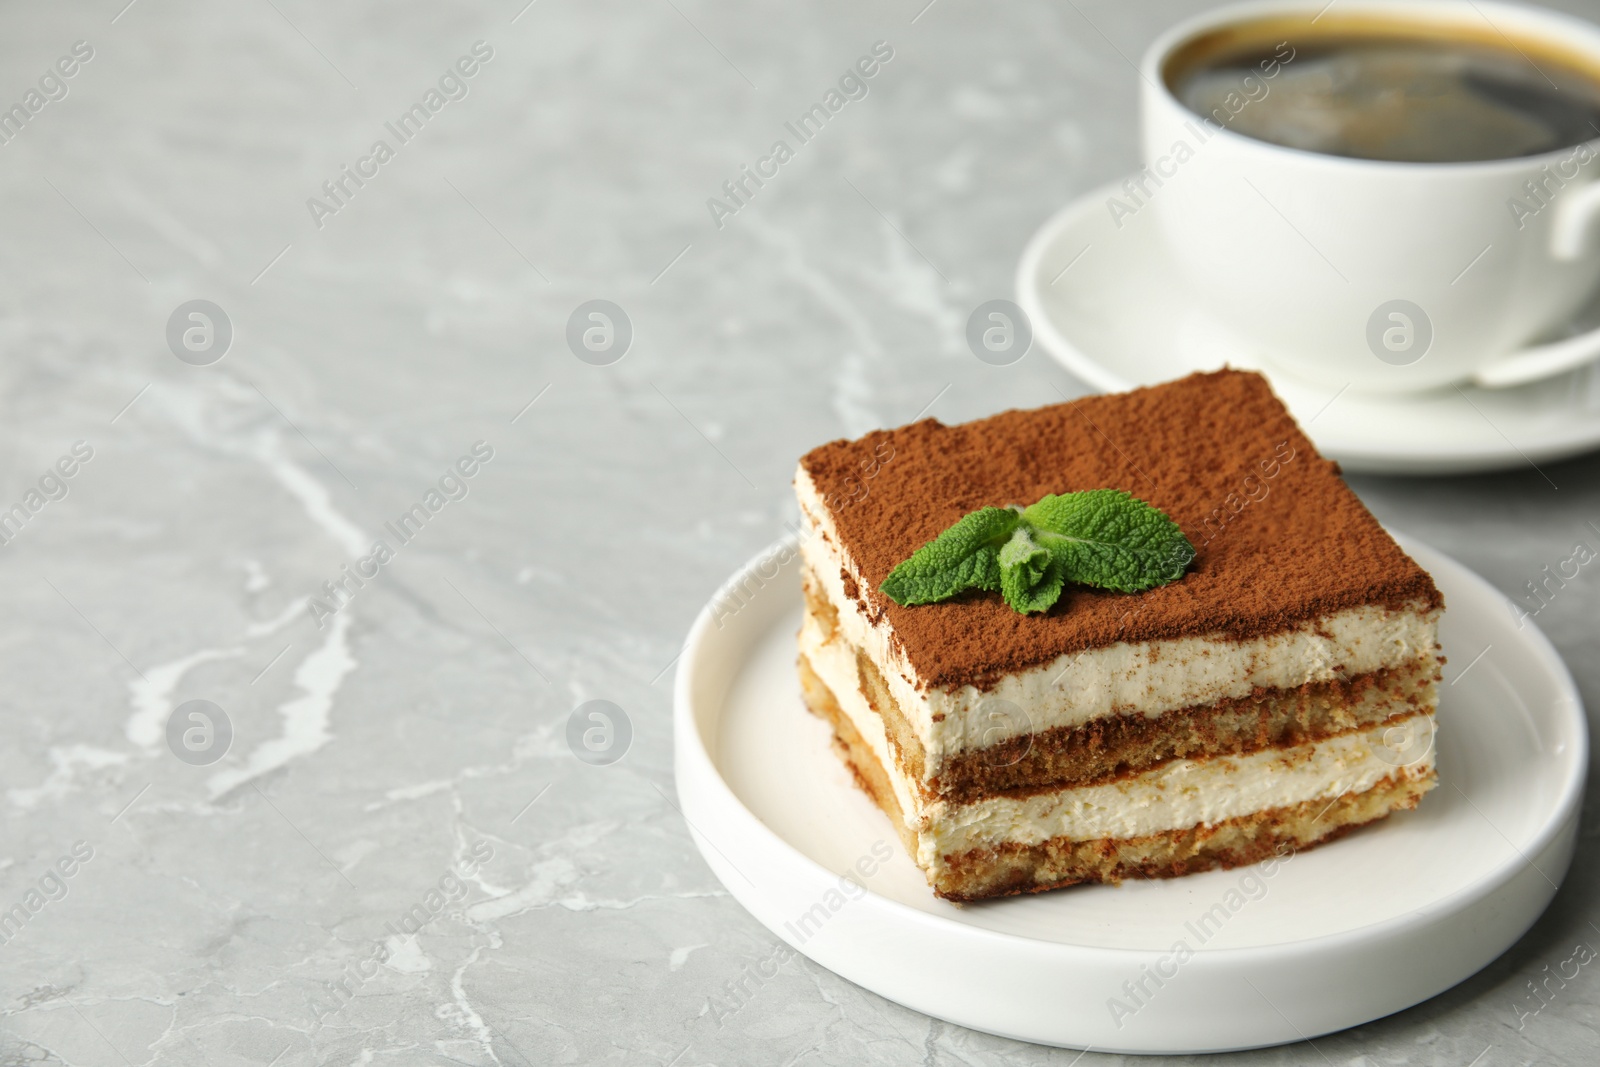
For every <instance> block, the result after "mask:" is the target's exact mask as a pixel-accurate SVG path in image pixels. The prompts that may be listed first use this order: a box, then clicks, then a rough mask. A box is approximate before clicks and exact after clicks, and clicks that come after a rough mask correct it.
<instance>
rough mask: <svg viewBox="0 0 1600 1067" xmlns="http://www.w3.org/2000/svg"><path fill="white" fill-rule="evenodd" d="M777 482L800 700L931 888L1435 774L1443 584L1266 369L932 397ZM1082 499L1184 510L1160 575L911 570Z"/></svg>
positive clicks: (1021, 878)
mask: <svg viewBox="0 0 1600 1067" xmlns="http://www.w3.org/2000/svg"><path fill="white" fill-rule="evenodd" d="M795 489H796V493H797V494H798V497H799V503H800V510H801V513H802V515H803V521H804V523H805V532H804V534H803V536H802V539H801V541H802V545H801V555H802V560H803V563H804V568H803V574H804V579H803V580H804V587H805V597H806V614H805V621H804V624H803V626H802V628H801V631H800V639H799V640H800V657H799V672H800V679H801V684H802V688H803V691H804V695H805V699H806V703H807V705H808V706H809V707H810V709H811V710H812V711H813V712H814V713H815V714H817V715H819V716H821V717H822V718H823V719H826V720H827V721H828V722H829V723H830V724H831V725H832V727H833V732H834V739H835V747H836V749H837V750H838V752H839V753H840V755H841V756H842V758H843V759H844V760H845V762H846V763H847V765H848V766H849V768H850V769H851V770H852V771H853V772H854V775H855V778H856V781H857V782H858V783H859V784H860V786H861V787H862V788H863V789H864V790H866V792H867V793H868V794H870V795H871V797H872V799H873V800H874V801H875V802H876V803H877V805H878V806H879V807H880V808H882V809H883V812H884V813H885V814H886V815H887V816H888V817H889V819H890V821H891V822H892V823H893V824H894V827H895V829H896V831H897V832H898V834H899V836H900V839H901V841H902V842H903V843H904V845H905V848H906V850H907V852H908V853H909V854H910V855H911V857H912V858H913V859H914V860H915V861H916V863H917V865H918V866H919V867H921V868H922V870H923V871H924V872H925V873H926V875H927V877H928V882H929V884H930V885H931V886H932V888H933V890H934V892H936V893H937V894H939V895H940V896H942V897H946V898H949V899H952V900H979V899H983V898H986V897H994V896H1001V895H1006V894H1012V893H1022V892H1035V891H1039V890H1045V889H1051V888H1055V887H1058V886H1066V885H1072V884H1074V883H1079V882H1115V881H1118V880H1120V879H1123V878H1130V877H1170V876H1175V875H1182V874H1188V873H1192V872H1195V871H1201V870H1205V869H1208V868H1212V867H1219V866H1221V867H1230V866H1235V865H1239V864H1248V863H1254V862H1257V861H1258V860H1261V859H1263V858H1265V857H1267V856H1268V855H1271V854H1274V853H1276V854H1283V853H1285V851H1286V850H1288V849H1303V848H1306V847H1309V846H1312V845H1316V844H1320V843H1323V842H1326V841H1329V840H1331V839H1333V838H1336V837H1338V836H1340V835H1342V834H1344V833H1347V832H1348V831H1350V830H1352V829H1353V828H1355V827H1358V826H1362V825H1364V824H1367V823H1371V822H1373V821H1375V820H1378V819H1382V818H1384V817H1385V816H1386V815H1388V814H1390V813H1391V812H1394V811H1397V810H1400V809H1405V808H1412V807H1415V806H1416V804H1417V802H1418V801H1419V800H1420V799H1421V797H1422V795H1423V794H1424V793H1426V792H1427V791H1428V790H1429V789H1431V788H1432V787H1433V786H1434V784H1435V782H1436V774H1435V770H1434V762H1433V745H1432V744H1431V740H1432V736H1433V713H1434V709H1435V706H1436V702H1437V690H1436V687H1437V685H1438V681H1439V672H1440V664H1441V663H1442V659H1441V657H1440V654H1439V647H1438V640H1437V629H1438V620H1439V615H1440V613H1441V611H1442V610H1443V602H1442V599H1441V598H1440V595H1439V591H1438V590H1437V589H1436V588H1435V587H1434V584H1433V581H1432V580H1431V579H1430V578H1429V576H1428V574H1427V573H1426V572H1425V571H1423V570H1422V568H1421V567H1419V566H1418V565H1417V564H1416V563H1415V562H1413V561H1412V560H1411V559H1410V558H1409V557H1408V556H1407V555H1406V554H1405V552H1404V551H1402V550H1401V548H1400V547H1399V546H1398V545H1397V544H1396V543H1395V542H1394V540H1393V539H1392V538H1391V537H1390V536H1389V535H1388V534H1387V533H1386V532H1385V531H1384V530H1383V528H1382V527H1381V526H1380V525H1379V524H1378V522H1377V521H1376V520H1375V519H1374V518H1373V517H1372V515H1371V514H1370V513H1369V512H1368V511H1367V510H1366V508H1365V507H1363V506H1362V504H1361V502H1360V501H1359V500H1358V499H1357V498H1356V496H1355V494H1354V493H1352V492H1351V491H1350V489H1349V488H1348V487H1347V486H1346V485H1345V484H1344V482H1343V480H1342V479H1341V478H1340V476H1339V470H1338V467H1337V465H1336V464H1334V463H1332V462H1329V461H1327V460H1324V459H1322V458H1321V457H1319V456H1318V455H1317V453H1316V451H1315V449H1314V448H1313V447H1312V445H1311V443H1310V441H1309V440H1307V438H1306V436H1305V435H1304V434H1303V433H1302V432H1301V431H1300V429H1299V428H1298V426H1296V425H1295V423H1294V420H1293V419H1292V418H1291V417H1290V415H1289V413H1288V411H1287V410H1286V409H1285V408H1284V407H1283V405H1282V403H1281V402H1280V401H1279V400H1278V399H1277V398H1276V397H1275V396H1274V395H1273V393H1272V391H1271V389H1270V388H1269V387H1268V385H1267V383H1266V381H1265V379H1263V378H1261V377H1260V376H1259V375H1255V374H1250V373H1243V372H1237V371H1221V372H1218V373H1215V374H1196V375H1192V376H1190V377H1188V378H1184V379H1181V380H1179V381H1175V382H1171V383H1167V384H1164V385H1159V386H1154V387H1151V388H1146V389H1140V390H1136V391H1134V392H1131V393H1126V394H1122V395H1117V396H1100V397H1091V398H1085V399H1081V400H1076V401H1072V402H1069V403H1065V404H1057V405H1053V406H1050V407H1044V408H1039V409H1036V410H1030V411H1009V412H1005V413H1003V414H1000V415H996V416H994V417H992V418H987V419H982V420H979V421H976V422H971V423H966V424H963V425H958V426H945V425H943V424H941V423H940V422H938V421H937V420H935V419H924V420H922V421H920V422H916V423H913V424H911V425H909V426H904V427H901V428H899V429H895V430H881V431H876V432H874V433H870V434H868V435H866V436H865V437H862V438H860V439H858V440H854V441H835V442H833V443H831V444H826V445H823V446H821V447H820V448H817V449H815V450H813V451H811V452H810V453H808V454H807V455H806V456H805V457H804V458H802V459H801V461H800V465H799V469H798V472H797V473H796V475H795ZM1111 490H1115V491H1117V492H1115V493H1107V492H1105V491H1111ZM1090 491H1101V492H1099V493H1095V492H1090ZM1101 498H1107V499H1110V498H1115V499H1111V503H1113V504H1116V503H1119V502H1120V501H1122V500H1123V499H1124V498H1126V499H1127V500H1128V501H1132V503H1130V504H1129V506H1130V507H1132V506H1134V505H1135V504H1138V506H1140V507H1145V506H1147V510H1148V511H1149V512H1150V513H1151V514H1154V515H1159V516H1160V517H1161V521H1168V520H1170V521H1168V526H1169V527H1171V528H1172V530H1173V531H1174V533H1175V532H1176V531H1181V532H1182V533H1181V535H1180V536H1178V540H1179V541H1181V542H1182V546H1183V547H1184V548H1185V549H1186V551H1184V552H1183V553H1182V554H1181V555H1179V556H1178V558H1177V560H1176V564H1175V566H1173V567H1172V568H1171V570H1170V573H1167V574H1164V575H1161V576H1160V577H1159V579H1152V580H1150V581H1142V582H1135V583H1134V584H1132V585H1127V586H1126V587H1127V588H1135V589H1141V590H1142V591H1134V592H1119V591H1117V590H1116V588H1096V587H1094V586H1093V585H1086V584H1080V583H1079V582H1077V581H1074V580H1072V577H1071V575H1072V574H1075V573H1077V572H1075V571H1072V570H1071V569H1070V568H1069V569H1068V571H1067V574H1068V577H1067V579H1066V580H1064V581H1061V580H1056V581H1055V583H1054V586H1052V587H1051V588H1052V589H1055V588H1059V593H1058V594H1056V593H1053V594H1052V595H1053V599H1047V600H1045V601H1039V602H1037V603H1033V602H1029V601H1027V600H1026V597H1025V596H1014V595H1013V593H1014V592H1015V590H1014V589H1013V588H1012V587H1011V586H1010V585H1007V586H1006V588H1005V589H1003V590H1002V589H1001V583H1000V581H999V577H998V572H996V571H995V566H996V564H995V563H994V559H995V558H996V556H995V555H993V554H992V553H993V552H994V551H995V550H994V549H992V548H985V549H983V552H988V553H991V554H990V555H987V556H985V555H981V554H979V555H974V556H973V557H972V560H976V561H977V562H975V563H972V562H970V561H969V563H964V564H963V566H966V567H967V568H968V572H970V573H968V574H967V576H966V578H965V579H963V581H964V585H962V586H961V588H964V590H965V591H960V592H956V593H955V594H954V595H945V596H944V597H943V599H938V598H934V597H932V596H931V595H930V597H929V598H926V599H930V600H932V602H917V598H916V597H911V596H908V595H907V594H906V593H905V591H904V587H905V583H904V582H903V581H902V580H901V577H903V575H904V574H905V572H906V567H907V566H910V565H911V564H908V561H911V560H912V559H913V557H914V556H915V557H916V558H917V559H922V558H923V557H925V556H927V555H928V554H929V552H934V551H935V550H936V548H937V546H935V547H932V548H925V546H930V544H932V543H935V542H937V543H938V544H945V543H946V542H948V541H949V540H950V536H952V535H950V534H949V532H950V531H952V530H955V531H956V534H960V533H961V529H964V528H967V527H972V524H973V523H974V522H980V521H982V520H981V516H984V515H987V516H991V517H997V518H996V519H995V521H998V522H1001V523H1002V525H1004V523H1005V522H1007V521H1009V522H1011V523H1013V524H1015V523H1017V522H1019V521H1021V520H1020V519H1018V518H1014V517H1013V518H1009V519H1008V516H1028V515H1030V514H1031V513H1032V512H1033V511H1034V508H1027V510H1026V511H1024V510H1021V509H1023V508H1025V507H1027V506H1028V505H1032V504H1035V502H1046V503H1048V502H1049V501H1051V500H1055V501H1061V500H1082V501H1094V500H1100V499H1101ZM1138 502H1143V503H1142V504H1139V503H1138ZM993 509H1010V510H1009V511H1005V512H997V511H995V510H993ZM975 514H978V515H979V516H980V519H969V518H968V517H969V516H973V515H975ZM964 521H965V523H966V526H965V527H958V524H961V523H963V522H964ZM1172 524H1176V525H1175V526H1172ZM973 528H975V527H973ZM984 536H987V535H984ZM1108 536H1109V535H1108ZM1040 539H1041V541H1043V540H1046V539H1048V540H1049V541H1051V542H1054V544H1047V545H1046V547H1047V548H1049V549H1050V551H1051V552H1056V551H1057V550H1058V549H1060V548H1063V547H1065V548H1070V549H1076V548H1077V547H1079V546H1077V545H1076V544H1070V545H1069V544H1067V543H1066V542H1068V541H1075V540H1077V539H1074V538H1070V537H1061V536H1057V535H1055V534H1049V533H1044V534H1041V535H1040ZM1016 540H1018V541H1023V542H1026V544H1025V546H1024V547H1025V548H1033V547H1036V546H1034V545H1033V542H1031V541H1028V540H1027V539H1026V538H1024V537H1022V536H1021V535H1017V537H1016ZM974 543H976V542H974ZM993 543H994V544H996V545H998V544H999V543H1000V542H999V541H994V542H993ZM1191 546H1192V547H1191ZM1090 547H1091V548H1095V549H1096V550H1097V551H1098V550H1099V548H1100V547H1104V546H1093V545H1091V546H1090ZM919 550H922V551H920V552H919ZM1113 550H1119V549H1117V546H1115V545H1112V546H1111V547H1110V549H1108V551H1113ZM1007 551H1012V552H1013V553H1014V551H1015V548H1014V545H1013V546H1011V547H1010V548H1008V549H1004V550H999V553H998V558H999V559H1001V560H1003V561H1007V562H1006V566H1007V567H1011V568H1016V567H1018V566H1019V565H1018V564H1017V559H1016V557H1015V555H1013V556H1012V557H1010V558H1009V559H1008V557H1007V555H1006V552H1007ZM1038 551H1039V552H1040V553H1044V549H1038ZM1191 555H1192V559H1191V558H1190V556H1191ZM1055 558H1056V557H1054V556H1051V555H1049V554H1048V553H1044V554H1041V555H1039V560H1040V561H1041V563H1040V566H1039V568H1037V569H1036V570H1035V571H1033V572H1031V573H1033V574H1034V576H1035V577H1036V578H1038V580H1039V583H1040V584H1041V585H1042V586H1048V585H1050V583H1051V581H1052V580H1053V579H1052V578H1051V574H1053V573H1054V572H1052V571H1050V570H1049V567H1050V566H1053V564H1052V563H1050V562H1049V561H1051V560H1053V559H1055ZM986 568H987V569H986ZM952 573H954V572H952ZM1006 573H1007V576H1008V579H1009V576H1010V575H1011V574H1012V573H1013V571H1012V570H1008V571H1007V572H1006ZM1019 573H1020V571H1019ZM891 574H898V575H899V576H897V578H896V580H895V581H894V582H890V583H889V586H888V588H889V590H890V592H885V582H886V581H887V580H889V578H890V575H891ZM1057 577H1059V575H1057ZM1100 584H1102V585H1103V584H1106V583H1104V582H1102V583H1100ZM1111 584H1112V585H1115V584H1116V583H1115V582H1112V583H1111ZM1146 586H1148V588H1146ZM952 588H955V587H952ZM890 593H893V594H894V595H893V596H891V595H890ZM945 593H946V594H948V590H946V591H945ZM1043 603H1048V606H1047V607H1040V604H1043Z"/></svg>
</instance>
